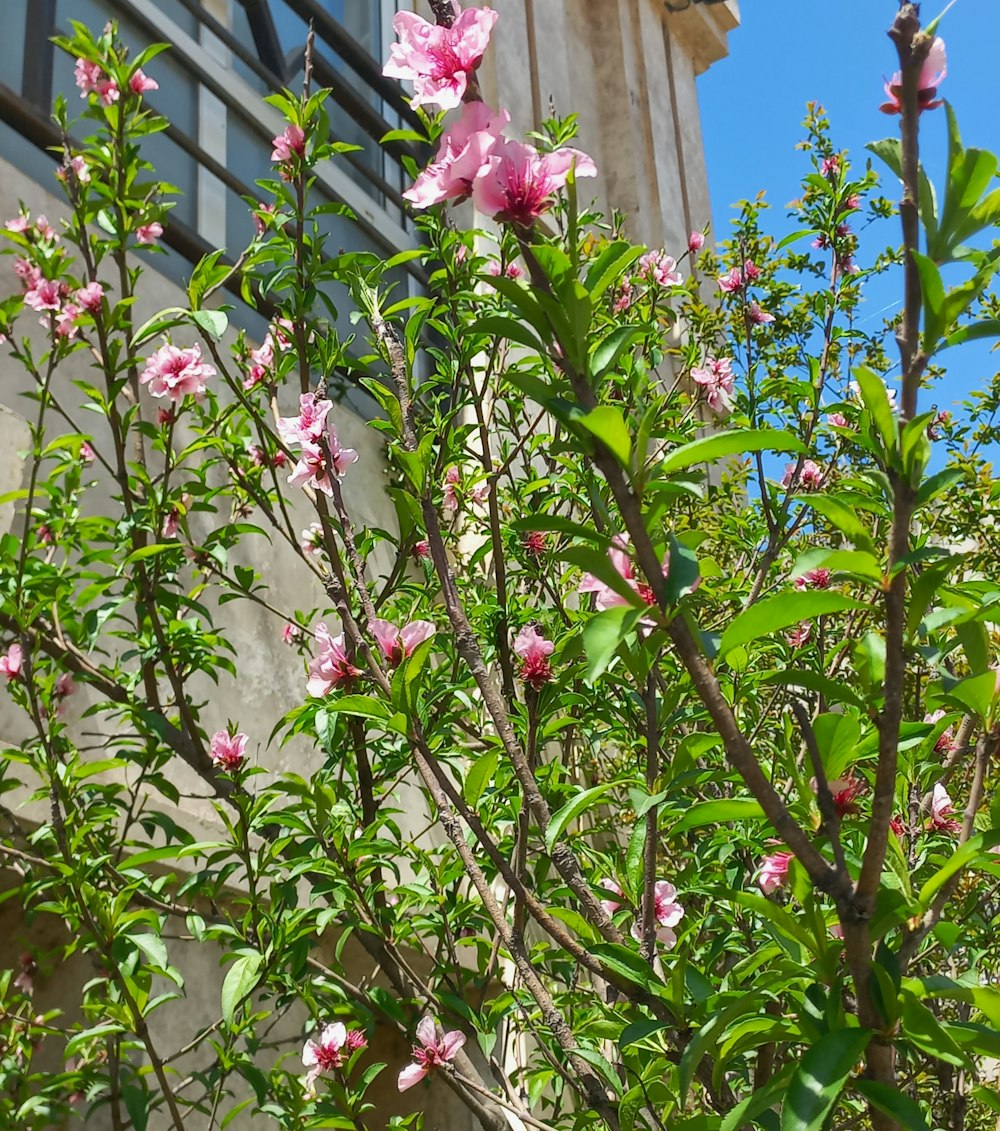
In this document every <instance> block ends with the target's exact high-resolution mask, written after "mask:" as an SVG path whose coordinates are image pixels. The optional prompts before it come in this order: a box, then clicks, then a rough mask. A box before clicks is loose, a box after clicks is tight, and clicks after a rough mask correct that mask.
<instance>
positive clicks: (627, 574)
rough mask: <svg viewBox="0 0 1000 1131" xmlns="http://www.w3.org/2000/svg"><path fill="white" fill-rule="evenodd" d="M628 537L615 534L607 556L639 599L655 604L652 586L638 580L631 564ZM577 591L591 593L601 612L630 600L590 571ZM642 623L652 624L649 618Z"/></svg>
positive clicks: (666, 563)
mask: <svg viewBox="0 0 1000 1131" xmlns="http://www.w3.org/2000/svg"><path fill="white" fill-rule="evenodd" d="M628 549H629V537H628V535H627V534H616V535H615V536H614V538H612V540H611V546H610V547H609V548H608V558H609V560H610V561H611V564H612V566H613V567H614V569H615V572H616V573H617V574H618V575H619V576H620V577H621V578H622V579H623V580H624V581H625V582H626V584H627V585H628V587H629V588H630V589H632V590H633V591H634V592H635V594H636V595H637V596H638V597H639V599H640V600H641V601H642V602H643V604H646V605H655V604H656V597H655V596H654V594H653V590H652V588H651V587H650V586H649V584H648V583H647V582H646V581H644V580H640V579H639V576H638V574H637V573H636V570H635V566H633V564H632V559H631V558H630V557H629V553H628ZM668 564H669V560H665V561H664V563H663V576H664V577H666V576H667V569H668ZM577 592H578V593H593V594H595V597H594V607H595V608H596V609H597V611H598V612H603V611H604V610H605V609H610V608H614V607H615V606H616V605H628V604H629V603H630V602H629V601H628V600H627V599H626V598H625V597H623V596H622V595H621V594H620V593H617V592H616V591H615V590H614V589H612V588H611V586H610V585H607V584H606V583H605V582H603V581H601V579H600V578H598V577H595V576H594V575H593V574H591V573H585V574H584V575H583V578H582V579H581V581H580V584H579V586H577ZM643 623H644V624H647V625H652V624H653V622H652V621H651V620H644V621H643Z"/></svg>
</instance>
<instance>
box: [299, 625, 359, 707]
mask: <svg viewBox="0 0 1000 1131" xmlns="http://www.w3.org/2000/svg"><path fill="white" fill-rule="evenodd" d="M316 642H317V644H319V651H318V652H317V653H316V656H315V658H314V659H312V660H310V661H309V679H308V681H307V682H306V692H307V694H309V695H312V696H313V697H315V698H316V699H321V698H322V697H323V696H324V695H329V693H330V692H331V691H332V690H333V689H334V688H335V687H339V686H340V685H341V684H348V685H350V684H351V683H353V682H354V680H356V679H357V678H358V676H359V675H361V669H360V668H356V667H355V666H354V665H353V664H352V663H351V661H350V659H349V657H348V655H347V649H346V648H345V647H344V635H343V633H341V634H340V635H339V636H332V635H331V634H330V630H329V629H328V628H327V627H326V625H325V624H318V625H317V626H316Z"/></svg>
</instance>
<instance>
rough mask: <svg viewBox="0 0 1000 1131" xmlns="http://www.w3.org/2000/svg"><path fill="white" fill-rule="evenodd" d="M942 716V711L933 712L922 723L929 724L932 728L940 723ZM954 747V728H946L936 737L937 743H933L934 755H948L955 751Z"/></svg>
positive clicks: (943, 714)
mask: <svg viewBox="0 0 1000 1131" xmlns="http://www.w3.org/2000/svg"><path fill="white" fill-rule="evenodd" d="M944 716H945V712H944V711H934V712H932V713H931V714H930V715H927V716H926V717H925V718H924V722H925V723H930V724H931V725H932V726H933V725H935V724H937V723H938V722H940V721H941V719H943V718H944ZM955 746H956V741H955V728H954V727H948V728H947V729H946V730H943V731H942V732H941V733H940V734H939V735H938V738H937V741H936V742H935V743H934V752H935V753H936V754H950V753H951V751H952V750H954V749H955Z"/></svg>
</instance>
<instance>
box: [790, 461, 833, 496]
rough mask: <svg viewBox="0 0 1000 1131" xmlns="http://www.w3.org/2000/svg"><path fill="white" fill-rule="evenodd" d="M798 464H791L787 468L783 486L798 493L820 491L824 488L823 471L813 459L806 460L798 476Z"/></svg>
mask: <svg viewBox="0 0 1000 1131" xmlns="http://www.w3.org/2000/svg"><path fill="white" fill-rule="evenodd" d="M796 467H797V464H794V463H790V464H787V465H786V467H785V474H784V476H783V477H782V480H781V486H782V487H786V488H791V487H794V489H795V490H798V491H818V490H819V489H820V487H822V486H823V469H822V468H821V467H820V466H819V464H818V463H815V462H814V461H813V460H811V459H807V460H804V461H803V463H802V467H801V469H800V470H799V472H798V474H796V471H795V469H796Z"/></svg>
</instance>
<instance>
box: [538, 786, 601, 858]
mask: <svg viewBox="0 0 1000 1131" xmlns="http://www.w3.org/2000/svg"><path fill="white" fill-rule="evenodd" d="M617 787H618V783H617V782H613V781H608V782H604V783H602V784H601V785H595V786H594V787H593V788H592V789H585V790H584V791H583V793H580V794H577V796H576V797H574V798H573V800H572V801H569V802H567V803H566V804H565V805H564V806H563V807H562V808H561V809H560V810H558V812H556V813H554V814H553V815H552V821H551V823H550V824H549V827H548V828H547V829H546V830H545V847H546V849H547V850H548V851H549V852H551V851H552V849H553V848H554V847H555V844H556V842H557V841H558V840H559V839H560V837H562V835H563V833H564V832H565V831H566V828H567V826H568V825H569V823H570V821H573V820H575V819H576V818H577V817H579V816H580V815H581V814H582V813H585V812H586V811H587V810H588V809H591V808H593V806H595V805H596V804H597V802H598V801H600V799H601V798H602V797H603V796H604V795H605V794H606V793H609V792H610V791H611V790H612V789H616V788H617Z"/></svg>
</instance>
